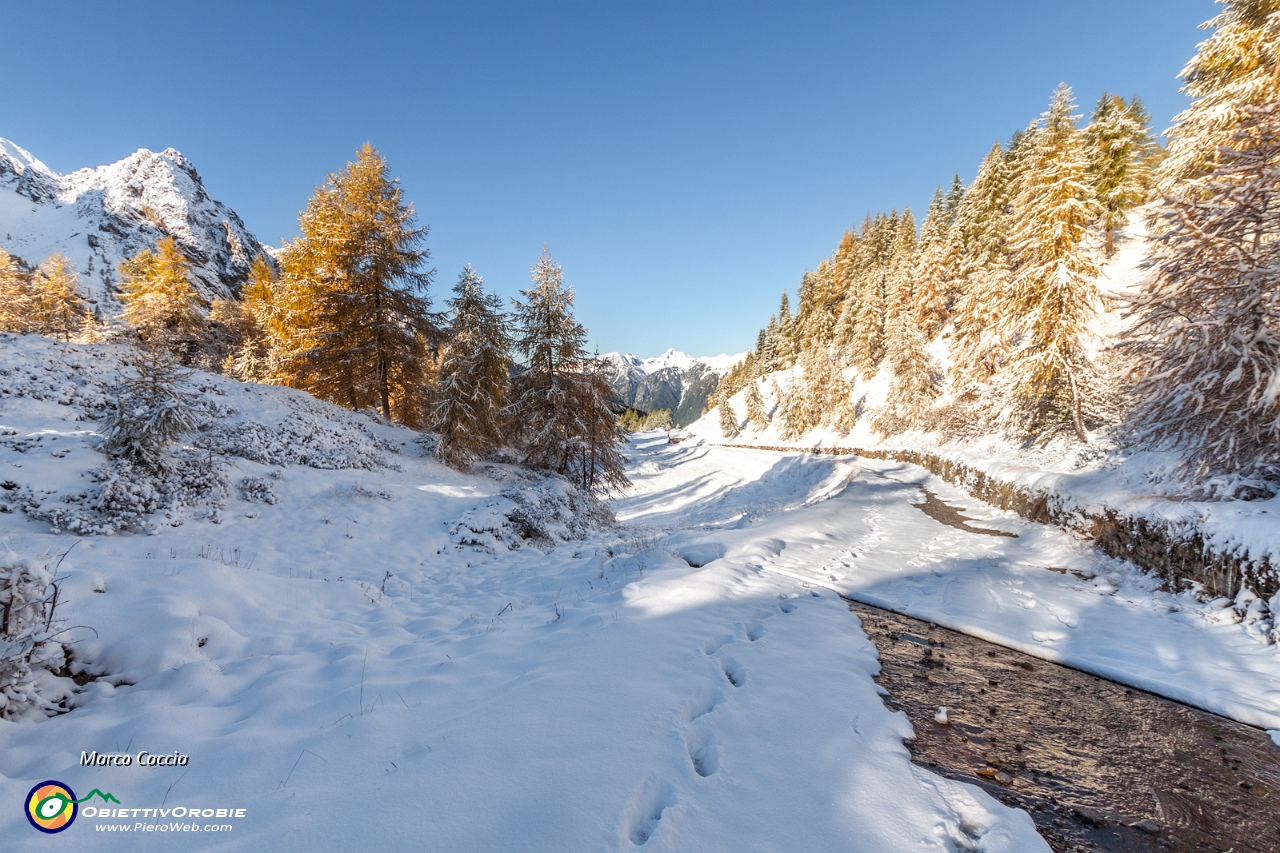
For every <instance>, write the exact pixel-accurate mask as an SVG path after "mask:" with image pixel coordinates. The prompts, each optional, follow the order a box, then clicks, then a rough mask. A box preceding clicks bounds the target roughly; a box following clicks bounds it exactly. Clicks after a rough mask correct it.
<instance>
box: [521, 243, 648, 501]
mask: <svg viewBox="0 0 1280 853" xmlns="http://www.w3.org/2000/svg"><path fill="white" fill-rule="evenodd" d="M531 278H532V280H533V287H531V288H529V289H528V290H523V291H521V294H522V295H523V296H524V301H520V300H513V302H514V306H515V325H516V328H517V332H516V336H515V343H516V348H517V349H518V350H519V351H520V352H521V353H522V354H523V355H524V357H525V362H526V365H527V368H526V370H525V371H524V372H523V373H521V374H520V375H519V376H517V377H515V379H514V380H513V382H512V404H511V406H510V409H509V411H510V415H511V423H512V426H513V429H514V430H515V431H517V432H518V433H519V434H520V436H521V437H522V439H523V444H524V453H525V457H524V458H525V463H526V464H528V465H531V466H532V467H535V468H542V469H545V470H550V471H555V472H557V473H560V474H564V475H565V476H567V477H569V478H570V479H572V480H573V481H575V482H576V483H578V484H579V485H580V486H581V487H582V488H584V489H588V490H591V489H596V488H618V487H621V486H623V485H626V483H627V479H626V476H625V475H624V474H623V472H622V466H623V464H624V462H625V460H624V459H623V457H622V454H621V453H620V452H619V450H618V447H617V446H618V444H619V443H621V442H622V441H625V440H626V436H625V434H624V433H623V432H622V431H621V430H620V428H619V427H618V423H617V419H616V418H614V416H613V413H612V412H610V411H609V407H608V403H607V398H608V395H609V393H610V389H609V385H608V382H607V381H606V380H605V379H604V375H603V373H602V372H601V370H600V368H599V366H598V364H596V362H595V360H592V359H589V358H588V356H587V351H586V337H587V331H586V329H585V328H583V327H582V325H581V324H580V323H578V321H577V320H575V319H574V316H573V300H574V293H573V288H571V287H569V286H567V285H566V284H565V283H564V274H563V271H562V269H561V267H560V265H559V264H557V263H556V262H555V261H554V260H552V258H551V254H550V252H548V251H547V248H546V246H543V248H542V254H540V255H539V256H538V262H537V263H536V264H534V266H533V268H532V271H531Z"/></svg>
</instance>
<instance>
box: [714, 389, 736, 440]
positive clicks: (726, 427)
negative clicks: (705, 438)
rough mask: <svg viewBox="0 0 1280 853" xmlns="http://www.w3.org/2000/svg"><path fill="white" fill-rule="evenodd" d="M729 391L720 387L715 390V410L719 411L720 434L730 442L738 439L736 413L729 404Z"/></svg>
mask: <svg viewBox="0 0 1280 853" xmlns="http://www.w3.org/2000/svg"><path fill="white" fill-rule="evenodd" d="M729 397H730V391H729V389H728V388H725V387H723V386H722V387H720V388H718V389H717V390H716V408H717V409H718V410H719V411H720V434H721V435H723V436H724V437H725V438H726V439H728V440H730V441H732V440H733V439H735V438H737V437H738V413H737V412H735V411H734V410H733V406H732V405H730V403H729Z"/></svg>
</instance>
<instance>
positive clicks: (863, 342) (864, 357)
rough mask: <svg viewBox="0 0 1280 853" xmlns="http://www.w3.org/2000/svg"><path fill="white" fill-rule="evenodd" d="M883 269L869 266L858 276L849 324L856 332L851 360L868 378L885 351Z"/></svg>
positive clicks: (859, 371) (854, 332)
mask: <svg viewBox="0 0 1280 853" xmlns="http://www.w3.org/2000/svg"><path fill="white" fill-rule="evenodd" d="M883 282H884V272H883V269H882V268H880V267H870V268H868V269H866V270H865V271H864V272H863V273H862V274H861V275H860V276H858V283H857V285H856V292H857V303H856V305H855V306H854V307H855V313H854V314H853V315H852V316H851V317H850V318H849V323H848V326H849V328H850V329H851V330H852V333H853V342H852V345H851V346H850V348H849V361H850V363H851V364H852V365H853V366H854V367H855V368H857V370H858V373H860V374H861V375H862V376H863V378H866V379H869V378H871V376H872V375H873V374H874V373H875V372H876V366H877V365H878V364H879V363H880V359H881V358H882V357H883V355H884V334H883V330H884V285H883Z"/></svg>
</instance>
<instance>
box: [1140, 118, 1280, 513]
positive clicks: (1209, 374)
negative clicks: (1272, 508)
mask: <svg viewBox="0 0 1280 853" xmlns="http://www.w3.org/2000/svg"><path fill="white" fill-rule="evenodd" d="M1240 110H1241V111H1242V115H1241V116H1239V117H1238V121H1237V122H1236V126H1235V135H1234V137H1233V138H1232V145H1231V147H1229V148H1222V149H1219V150H1217V151H1215V152H1213V153H1212V157H1211V158H1210V159H1208V160H1207V161H1206V162H1210V163H1212V164H1213V165H1212V167H1211V170H1210V171H1209V172H1208V173H1207V174H1204V175H1201V176H1199V177H1195V178H1191V179H1188V180H1186V181H1185V182H1184V183H1182V184H1181V185H1180V186H1179V188H1178V189H1177V191H1176V192H1174V193H1171V194H1169V195H1167V196H1166V197H1165V198H1164V199H1163V200H1162V201H1161V203H1160V206H1159V208H1158V219H1159V223H1160V226H1161V227H1160V228H1159V230H1158V231H1157V232H1156V237H1155V239H1154V251H1153V253H1152V256H1151V269H1152V275H1151V276H1150V277H1149V279H1148V282H1147V284H1146V285H1145V287H1144V290H1143V292H1142V293H1141V294H1140V296H1139V297H1138V299H1137V300H1136V302H1135V305H1134V314H1135V315H1136V322H1135V324H1134V326H1133V329H1132V332H1131V336H1130V341H1129V342H1128V343H1127V348H1128V349H1129V351H1130V352H1131V353H1132V355H1133V356H1134V359H1133V365H1134V368H1135V371H1136V372H1137V375H1138V382H1137V385H1136V388H1135V394H1136V397H1137V406H1136V407H1135V410H1134V412H1133V413H1132V416H1131V418H1130V425H1131V427H1132V429H1133V431H1134V432H1135V433H1136V435H1137V437H1138V439H1139V440H1140V441H1143V442H1145V443H1147V444H1149V445H1151V446H1154V447H1156V448H1162V449H1171V450H1175V451H1180V452H1181V453H1182V454H1183V459H1184V463H1183V466H1182V471H1183V473H1184V475H1186V476H1187V477H1188V478H1193V479H1194V480H1195V481H1197V484H1198V488H1197V491H1199V492H1200V493H1202V494H1208V495H1215V496H1219V497H1233V496H1238V495H1243V496H1248V495H1250V494H1257V493H1258V492H1268V491H1272V492H1273V491H1275V490H1276V488H1277V486H1278V485H1280V284H1278V283H1280V240H1277V239H1276V235H1277V234H1280V102H1272V103H1269V104H1266V105H1265V106H1257V107H1255V106H1242V107H1240ZM1184 155H1185V156H1188V157H1189V156H1190V154H1189V153H1188V152H1184Z"/></svg>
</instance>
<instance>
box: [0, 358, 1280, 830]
mask: <svg viewBox="0 0 1280 853" xmlns="http://www.w3.org/2000/svg"><path fill="white" fill-rule="evenodd" d="M116 352H117V351H116V350H114V349H112V348H110V347H101V346H98V347H77V346H68V345H63V344H57V343H54V342H51V341H47V340H45V339H42V338H38V337H35V336H28V337H25V338H15V337H12V336H10V337H6V338H4V339H3V340H0V354H2V355H3V359H0V483H3V482H8V483H12V484H13V487H14V488H13V489H12V491H14V492H19V491H25V490H31V489H35V488H40V489H43V490H44V491H46V492H48V493H49V494H47V495H45V500H46V501H56V500H59V499H60V497H59V496H60V495H62V496H65V495H68V494H71V493H73V492H74V491H75V489H76V488H77V484H80V485H79V488H82V489H83V488H84V485H83V484H84V483H86V482H88V474H89V472H90V471H91V470H92V469H93V468H94V467H96V466H98V465H100V464H101V462H102V457H101V456H100V454H99V453H98V451H97V450H96V449H95V438H94V430H95V429H96V426H97V424H96V421H94V420H93V419H92V418H93V416H94V414H95V413H96V412H98V411H100V410H101V406H102V398H103V395H104V394H106V393H108V390H107V389H109V381H110V379H111V377H112V376H113V375H116V374H117V373H118V370H119V367H118V356H116V355H114V353H116ZM197 381H198V383H200V384H201V386H202V387H204V388H205V390H204V391H203V392H202V394H203V396H204V397H205V399H206V401H207V402H206V404H205V407H204V409H203V411H202V418H203V420H204V422H205V427H204V431H203V432H202V433H201V436H200V437H199V438H198V439H197V440H196V443H197V444H203V445H204V446H206V447H208V448H209V449H210V450H213V451H214V452H216V453H218V454H219V455H220V458H222V459H224V460H225V464H226V465H227V466H228V477H229V480H230V482H232V483H233V484H241V485H240V487H238V488H234V489H232V490H231V492H230V494H229V495H228V496H227V498H226V500H225V505H224V506H223V507H222V508H221V510H220V511H219V512H218V513H217V514H213V513H210V512H207V511H204V510H200V509H199V508H189V509H186V510H175V511H174V512H172V513H171V514H169V515H168V516H165V515H162V514H158V515H157V517H156V518H154V519H152V520H151V522H150V525H149V530H150V532H151V533H152V535H128V534H125V535H116V536H94V537H84V538H77V537H72V536H68V535H55V534H53V533H51V532H50V530H49V525H48V524H47V523H44V522H39V521H36V520H33V519H32V518H30V517H28V516H26V515H24V514H23V513H22V512H21V510H15V511H13V512H10V513H7V514H0V543H3V544H4V545H5V547H7V548H8V549H11V550H12V551H14V552H16V553H17V554H19V555H21V556H23V557H26V558H39V557H40V556H41V555H47V559H49V560H50V561H56V560H57V559H58V558H59V557H60V556H61V555H64V554H65V556H61V559H62V562H61V565H60V566H59V567H58V576H59V579H60V580H59V588H60V599H59V600H60V604H59V612H58V616H59V618H60V619H61V620H65V624H66V625H68V626H72V630H71V633H70V635H69V636H70V637H72V638H74V639H75V640H76V644H75V647H74V648H75V653H76V655H77V658H78V660H80V661H81V662H83V663H85V664H87V667H88V669H89V670H90V671H91V672H94V673H103V674H105V676H106V677H104V678H103V679H101V680H99V681H96V682H93V683H91V684H89V685H88V686H87V687H86V688H85V689H84V690H83V691H82V692H81V693H80V694H79V695H78V696H77V697H76V698H75V699H74V700H73V706H74V708H73V710H72V711H71V713H68V714H64V715H62V716H59V717H54V718H51V719H41V720H30V719H24V720H19V721H15V722H0V797H3V798H4V800H5V802H9V803H14V802H17V801H19V800H20V798H21V797H22V796H24V795H25V794H26V792H27V791H28V790H29V789H30V788H31V787H32V786H33V785H34V784H36V783H37V782H40V781H43V780H46V779H57V780H60V781H62V782H65V783H67V784H69V785H70V786H71V787H72V788H73V789H74V790H75V791H76V792H77V794H78V795H79V796H84V794H85V793H87V792H88V791H90V790H92V789H94V788H98V789H100V790H102V791H105V792H110V793H111V794H113V795H114V796H115V797H116V798H118V799H119V800H120V801H121V805H122V806H125V807H131V808H158V807H161V804H162V803H164V806H163V807H164V808H171V807H173V806H175V805H177V806H182V807H184V808H186V807H192V806H203V807H215V808H245V809H247V815H246V816H245V817H243V818H239V819H234V820H228V821H227V822H228V823H232V824H233V825H234V829H233V830H232V831H231V832H229V833H223V834H219V835H217V836H212V835H196V834H188V835H186V836H185V839H186V840H185V841H184V842H183V843H184V844H185V845H187V846H190V847H192V848H194V849H219V850H261V849H264V848H267V847H270V848H271V849H278V850H282V851H294V850H296V851H312V850H316V849H341V848H344V847H351V848H352V849H382V848H386V849H397V850H398V849H433V850H435V849H440V850H508V849H526V850H602V849H603V850H615V851H635V850H645V851H658V850H669V851H685V850H725V851H739V850H833V849H856V850H863V851H894V853H896V851H902V850H924V851H928V850H936V851H953V850H957V849H962V850H981V851H1010V852H1011V853H1013V852H1014V851H1017V853H1022V851H1037V850H1047V849H1048V847H1047V846H1046V845H1045V843H1044V842H1043V841H1042V840H1041V839H1040V838H1039V837H1038V836H1037V835H1036V834H1035V830H1034V826H1033V824H1032V822H1031V820H1030V818H1029V817H1028V816H1027V815H1026V814H1025V813H1024V812H1021V811H1018V810H1014V809H1010V808H1008V807H1006V806H1004V805H1002V804H1000V803H999V802H997V801H996V800H994V799H992V798H991V797H990V796H988V795H987V794H986V793H984V792H983V791H982V790H980V789H978V788H976V787H973V786H969V785H965V784H962V783H959V782H955V781H951V780H947V779H943V778H941V777H939V776H937V775H935V774H933V773H931V772H929V771H928V770H926V769H924V768H921V767H917V766H915V765H913V764H912V763H911V762H910V756H909V753H908V751H907V749H906V747H905V746H904V745H903V740H904V739H906V738H910V737H911V736H912V734H913V733H912V728H911V725H910V724H909V722H908V721H907V719H906V717H905V716H904V715H903V714H902V713H900V712H890V711H889V710H888V709H887V708H886V707H885V705H884V703H883V700H882V695H883V691H882V689H881V688H879V687H878V686H877V685H876V684H875V682H874V681H873V677H874V675H875V674H876V673H877V672H878V670H879V665H878V661H877V656H876V651H875V647H874V645H873V644H872V643H871V642H870V640H869V639H868V638H867V636H866V635H865V633H864V632H863V631H862V629H861V626H860V623H859V621H858V619H857V617H856V616H854V615H853V614H851V613H850V612H849V611H848V609H847V607H846V606H845V604H844V602H843V601H841V599H840V598H839V596H838V595H837V593H839V594H840V595H845V596H848V597H851V598H855V599H859V600H862V601H867V602H870V603H873V604H879V605H883V606H889V607H892V608H894V609H897V610H900V611H902V612H905V613H908V614H911V615H914V616H919V617H923V618H926V619H930V620H932V621H935V622H937V623H939V624H942V625H946V626H950V627H954V628H958V629H960V630H964V631H967V632H969V633H972V634H975V635H977V636H980V637H986V638H989V639H992V640H994V641H997V642H1000V643H1003V644H1005V645H1009V646H1012V647H1014V648H1021V649H1023V650H1025V651H1028V652H1030V653H1032V654H1035V655H1038V656H1040V657H1042V658H1045V659H1050V660H1057V661H1062V662H1064V663H1067V664H1070V665H1073V666H1078V667H1080V668H1082V669H1087V670H1090V671H1094V672H1098V673H1101V674H1105V675H1108V676H1111V677H1114V678H1117V679H1118V680H1121V681H1125V682H1126V683H1130V684H1135V685H1137V686H1140V687H1145V688H1147V689H1150V690H1154V691H1156V692H1160V693H1164V694H1166V695H1170V696H1174V697H1175V698H1181V699H1184V700H1186V701H1190V702H1192V703H1194V704H1197V705H1200V706H1202V707H1206V708H1209V709H1211V710H1218V711H1220V712H1222V713H1226V714H1228V715H1230V716H1232V717H1234V718H1236V719H1239V720H1243V721H1245V722H1250V723H1253V724H1255V725H1261V726H1263V727H1265V728H1268V729H1272V730H1280V655H1278V654H1277V647H1276V646H1275V645H1268V644H1266V643H1265V642H1263V641H1262V638H1260V637H1258V636H1256V635H1254V634H1252V633H1251V632H1250V629H1249V625H1248V623H1247V622H1241V621H1240V620H1239V619H1238V618H1236V617H1234V616H1233V614H1234V612H1235V611H1234V610H1233V609H1232V608H1229V607H1224V606H1222V604H1221V603H1220V602H1218V603H1208V604H1204V603H1201V602H1198V601H1197V600H1196V599H1195V598H1193V597H1192V596H1190V595H1171V594H1168V593H1165V592H1162V591H1160V590H1159V589H1158V584H1157V583H1156V582H1155V581H1154V580H1153V579H1151V578H1149V577H1147V576H1145V575H1143V574H1141V573H1140V572H1138V571H1136V570H1135V569H1133V568H1132V567H1130V566H1128V565H1125V564H1123V563H1120V562H1118V561H1114V560H1110V559H1107V558H1104V557H1101V556H1099V555H1098V554H1096V553H1094V552H1092V551H1090V550H1089V549H1088V548H1086V547H1084V545H1083V544H1082V543H1081V542H1080V541H1079V540H1077V539H1075V538H1073V537H1072V536H1071V535H1069V534H1067V533H1065V532H1063V531H1061V530H1058V529H1056V528H1052V527H1045V526H1041V525H1036V524H1032V523H1029V522H1025V521H1023V520H1021V519H1018V518H1016V517H1014V516H1012V515H1011V514H1007V513H1000V512H997V511H994V510H992V509H991V508H989V507H983V506H982V505H979V504H976V503H975V502H973V501H971V500H969V499H968V498H966V497H965V496H964V495H963V494H961V493H960V492H958V491H957V490H955V489H952V488H951V487H949V486H947V485H946V484H945V483H942V482H940V481H938V480H937V479H936V478H933V477H930V476H929V475H927V474H926V473H925V472H923V471H922V470H920V469H918V468H915V467H912V466H907V465H897V464H893V463H884V462H874V463H873V462H868V461H864V460H859V459H856V458H853V457H833V456H825V455H824V456H818V455H813V454H807V453H803V452H767V451H757V450H748V449H743V448H731V447H722V446H716V445H715V444H714V443H713V442H712V441H710V440H709V439H710V436H709V435H708V434H706V429H707V422H706V419H704V421H702V422H700V423H699V424H698V425H696V426H695V428H694V429H693V430H691V433H692V435H691V437H690V438H689V439H688V440H686V441H683V442H681V443H678V444H670V443H668V442H667V439H666V435H665V434H663V433H642V434H639V435H638V436H636V437H635V438H634V440H633V443H632V445H631V447H630V449H629V451H628V452H629V455H630V457H631V462H630V465H629V469H628V473H629V476H630V477H631V479H632V481H633V486H632V487H631V488H630V489H628V490H627V491H626V492H625V493H623V494H621V495H619V496H618V497H617V499H616V500H615V501H614V503H613V508H614V511H615V512H616V514H617V518H618V521H619V526H618V527H616V528H608V527H604V528H599V527H597V528H594V529H589V526H584V525H577V526H574V525H572V524H569V523H567V522H566V523H565V525H564V532H563V535H560V534H556V535H553V536H551V537H549V538H548V539H547V540H540V541H538V542H528V541H522V540H520V539H519V538H518V537H514V538H513V537H512V536H510V535H509V533H510V531H504V530H503V529H502V519H503V518H506V517H509V516H510V514H511V512H512V508H513V507H514V506H515V505H517V504H520V503H521V500H522V499H521V498H520V497H519V495H520V494H533V493H534V492H533V490H541V491H538V492H537V494H538V495H539V497H538V498H537V500H539V501H550V500H552V498H553V497H554V492H555V488H554V485H555V483H556V481H554V480H551V481H548V480H539V479H537V478H533V479H531V478H530V477H529V475H527V474H525V473H524V472H521V471H519V470H518V469H514V468H511V467H509V466H504V465H493V466H490V467H489V468H488V469H484V470H481V471H480V472H478V473H476V474H470V475H466V474H460V473H457V472H454V471H452V470H450V469H448V468H445V467H443V466H442V465H440V464H438V463H437V462H435V461H434V460H432V459H429V458H424V457H422V456H420V455H419V454H418V444H417V443H416V441H415V440H416V438H417V435H416V434H415V433H412V432H410V431H408V430H404V429H400V428H396V427H392V426H387V425H383V424H380V423H377V422H375V421H373V420H370V419H368V418H365V417H364V416H362V415H356V414H352V413H349V412H345V411H343V410H341V409H337V408H335V407H331V406H327V405H325V404H322V403H317V402H315V401H309V400H308V399H307V398H305V395H301V394H299V393H298V392H296V391H291V390H289V389H283V388H272V387H267V386H260V385H242V384H240V383H237V382H234V381H232V380H228V379H223V378H220V377H210V376H207V375H203V374H201V375H198V379H197ZM304 401H305V404H304ZM253 425H256V426H253ZM700 431H701V432H700ZM313 432H314V433H316V434H317V435H320V436H321V438H320V439H318V440H317V441H316V442H315V444H314V446H313V449H312V450H311V451H310V452H309V453H308V454H305V455H296V454H295V455H289V454H288V453H287V449H288V448H289V447H290V446H291V443H292V441H293V440H294V439H298V440H301V438H302V437H303V436H305V435H308V434H311V433H313ZM242 433H243V434H246V435H250V436H252V437H253V438H252V440H251V441H243V442H237V441H235V440H234V437H235V436H236V435H238V434H242ZM291 436H292V437H293V438H291ZM55 439H56V441H55ZM343 460H346V463H344V464H338V463H339V462H342V461H343ZM41 484H45V485H41ZM922 486H923V487H927V488H928V489H929V490H931V491H933V492H935V493H936V494H938V495H939V496H941V497H942V498H943V499H944V500H946V501H948V502H949V503H952V504H954V505H958V506H962V507H965V509H966V514H967V515H969V516H971V517H973V518H974V519H976V520H975V521H972V522H971V525H972V526H973V527H974V528H985V529H988V530H992V531H1003V532H1006V533H1016V534H1017V538H1013V537H1009V536H993V535H989V534H986V533H981V532H970V531H965V530H959V529H956V528H953V527H948V526H945V525H942V524H940V523H939V522H937V521H935V520H933V519H932V518H930V517H928V516H926V515H925V514H924V513H923V512H922V511H921V510H920V509H918V508H917V507H916V506H914V505H913V504H916V503H919V502H921V501H922V499H923V493H922V491H921V487H922ZM5 488H6V489H8V488H9V487H8V486H6V487H5ZM513 489H515V490H516V491H513ZM521 489H523V490H524V491H523V492H521V491H519V490H521ZM268 495H270V499H268V497H267V496H268ZM215 521H216V522H217V523H215ZM573 536H585V538H582V539H574V538H568V537H573ZM555 540H562V541H559V543H558V544H554V542H555ZM72 546H74V547H72ZM522 546H523V547H522ZM513 548H514V550H513ZM78 626H85V627H78ZM90 629H92V630H90ZM940 713H941V711H940ZM966 713H967V711H966V709H965V708H964V707H963V704H962V703H961V702H960V701H959V699H958V697H957V701H950V702H947V707H946V711H945V714H946V718H947V721H948V722H955V721H958V720H963V719H964V715H965V714H966ZM143 749H145V750H148V751H149V752H152V753H156V754H163V753H171V752H173V751H178V752H181V753H183V754H186V755H189V756H190V763H189V765H188V766H185V767H139V766H131V767H81V766H80V755H81V752H82V751H93V750H97V751H98V752H99V753H106V752H122V751H128V752H130V753H131V754H136V753H137V752H138V751H139V750H143ZM86 805H87V804H86ZM140 820H141V819H134V818H130V819H127V820H123V821H119V820H111V819H98V818H96V817H81V818H79V820H78V822H77V825H76V826H74V827H72V828H71V829H70V830H68V833H69V834H68V835H67V836H66V841H67V842H68V843H74V844H75V846H76V847H77V849H84V850H114V849H119V845H120V841H119V840H117V839H112V838H110V837H109V833H100V832H98V831H95V830H94V827H95V825H99V824H100V825H103V826H106V825H108V824H113V823H124V824H127V825H130V826H132V825H133V824H134V823H136V822H139V821H140ZM146 820H156V819H155V818H148V819H146ZM141 822H144V823H145V822H146V821H141ZM208 822H210V821H203V820H202V821H200V823H202V824H203V823H208ZM212 822H213V823H221V821H216V820H215V821H212ZM158 835H159V833H143V834H142V835H141V836H139V837H136V838H135V837H131V839H130V847H131V849H132V848H133V847H137V848H139V849H152V848H155V849H160V848H161V846H162V845H170V846H171V844H172V842H161V841H156V840H154V839H155V838H156V837H157V836H158ZM0 837H3V838H4V839H5V840H6V849H18V850H28V849H30V850H36V849H46V848H47V847H48V846H49V843H50V842H49V840H48V839H47V838H45V837H41V836H39V835H38V834H37V833H36V832H35V831H34V830H32V829H31V828H30V827H28V826H27V825H26V821H25V818H24V817H23V816H22V814H21V813H20V810H18V809H15V808H11V809H7V810H4V811H3V812H0ZM15 843H16V845H17V846H16V848H14V847H13V846H11V845H13V844H15ZM54 843H55V844H56V843H57V842H54ZM165 849H168V847H165Z"/></svg>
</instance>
